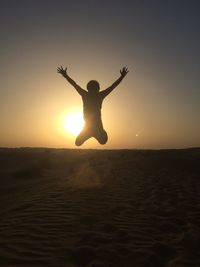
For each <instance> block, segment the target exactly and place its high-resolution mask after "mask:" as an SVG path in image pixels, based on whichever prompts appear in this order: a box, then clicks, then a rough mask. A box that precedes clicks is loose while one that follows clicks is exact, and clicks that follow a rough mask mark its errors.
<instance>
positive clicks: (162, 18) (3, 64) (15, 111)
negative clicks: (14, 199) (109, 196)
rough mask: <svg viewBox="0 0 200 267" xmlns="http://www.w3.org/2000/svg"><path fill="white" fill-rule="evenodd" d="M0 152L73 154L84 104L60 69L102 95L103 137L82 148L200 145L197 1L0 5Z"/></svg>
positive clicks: (46, 0)
mask: <svg viewBox="0 0 200 267" xmlns="http://www.w3.org/2000/svg"><path fill="white" fill-rule="evenodd" d="M0 33H1V42H0V70H1V71H0V146H1V147H19V146H33V147H63V148H74V147H75V145H74V140H75V135H73V134H71V133H69V132H68V130H67V129H66V127H65V121H66V117H67V116H69V115H70V114H72V113H73V112H81V111H82V102H81V97H80V96H79V95H78V94H77V92H76V91H75V90H74V89H73V87H72V86H71V85H69V84H68V83H67V82H66V81H65V80H64V78H62V77H61V76H60V75H59V74H57V72H56V69H57V67H58V66H60V65H63V66H64V67H65V66H66V67H68V74H69V75H70V76H71V77H72V78H73V79H75V80H76V82H77V83H78V84H79V85H81V86H82V87H83V88H85V86H86V84H87V82H88V81H89V80H91V79H95V80H97V81H99V83H100V86H101V89H105V88H106V87H108V86H109V85H110V84H112V83H113V82H114V81H115V80H116V79H117V78H118V77H119V75H120V72H119V71H120V68H122V67H123V66H127V67H128V68H129V70H130V72H129V73H128V75H127V76H126V77H125V79H124V80H123V81H122V83H121V84H120V85H119V87H117V88H116V89H115V90H114V91H113V92H112V94H110V95H109V96H108V97H107V98H106V99H105V102H104V104H103V109H102V119H103V124H104V128H105V130H106V131H107V133H108V136H109V140H108V143H107V144H106V145H104V146H101V145H99V144H98V143H97V141H96V140H94V139H91V140H89V141H87V142H86V143H85V144H84V145H83V146H82V148H107V149H110V148H184V147H196V146H200V73H199V72H200V1H198V0H196V1H195V0H190V1H188V0H187V1H184V0H179V1H178V0H174V1H172V0H169V1H161V0H160V1H154V0H152V1H149V0H146V1H145V0H124V1H121V0H120V1H118V0H113V1H112V0H110V1H109V0H101V1H100V0H99V1H97V0H84V1H83V0H74V1H69V0H65V1H64V0H24V1H22V0H17V1H14V0H13V1H12V0H1V1H0Z"/></svg>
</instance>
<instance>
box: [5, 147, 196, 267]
mask: <svg viewBox="0 0 200 267" xmlns="http://www.w3.org/2000/svg"><path fill="white" fill-rule="evenodd" d="M199 248H200V149H185V150H161V151H153V150H152V151H151V150H143V151H142V150H141V151H140V150H116V151H114V150H113V151H112V150H68V149H45V148H40V149H31V148H22V149H5V148H2V149H0V266H1V267H4V266H5V267H18V266H28V267H36V266H37V267H40V266H50V267H53V266H55V267H64V266H65V267H68V266H69V267H86V266H87V267H103V266H104V267H105V266H109V267H113V266H115V267H118V266H119V267H129V266H130V267H134V266H137V267H140V266H142V267H147V266H148V267H162V266H163V267H182V266H185V267H186V266H189V267H190V266H193V267H194V266H195V267H199V266H200V249H199Z"/></svg>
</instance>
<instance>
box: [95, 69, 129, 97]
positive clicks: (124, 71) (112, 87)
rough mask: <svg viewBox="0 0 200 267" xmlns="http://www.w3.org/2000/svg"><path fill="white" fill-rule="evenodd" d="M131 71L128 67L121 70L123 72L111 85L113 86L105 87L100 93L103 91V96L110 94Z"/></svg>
mask: <svg viewBox="0 0 200 267" xmlns="http://www.w3.org/2000/svg"><path fill="white" fill-rule="evenodd" d="M128 72H129V71H128V69H127V68H125V67H124V68H122V69H121V70H120V74H121V76H120V77H119V78H118V79H117V80H116V81H115V82H114V83H113V84H112V85H111V86H109V87H108V88H107V89H105V90H103V91H101V92H100V93H101V95H102V96H103V97H106V96H107V95H108V94H110V93H111V92H112V90H114V89H115V88H116V87H117V86H118V85H119V84H120V82H121V81H122V80H123V79H124V77H125V76H126V74H127V73H128Z"/></svg>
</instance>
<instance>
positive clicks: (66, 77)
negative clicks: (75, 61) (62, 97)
mask: <svg viewBox="0 0 200 267" xmlns="http://www.w3.org/2000/svg"><path fill="white" fill-rule="evenodd" d="M57 72H58V73H60V74H61V75H62V76H63V77H64V78H65V79H66V80H67V81H68V82H69V83H70V84H71V85H72V86H73V87H74V88H75V89H76V91H77V92H78V93H79V94H80V95H81V96H82V95H83V94H84V93H86V91H85V90H84V89H82V88H81V87H80V86H79V85H78V84H77V83H76V82H75V81H74V80H72V78H71V77H69V75H68V74H67V68H65V69H63V67H62V66H60V67H58V68H57Z"/></svg>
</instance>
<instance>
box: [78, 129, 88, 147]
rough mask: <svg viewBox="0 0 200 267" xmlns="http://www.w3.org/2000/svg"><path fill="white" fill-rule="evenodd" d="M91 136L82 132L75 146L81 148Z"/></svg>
mask: <svg viewBox="0 0 200 267" xmlns="http://www.w3.org/2000/svg"><path fill="white" fill-rule="evenodd" d="M90 137H91V136H90V135H89V134H88V133H87V132H85V131H84V132H81V133H80V134H79V135H78V136H77V138H76V140H75V145H76V146H81V145H82V144H83V143H84V142H85V141H86V140H87V139H89V138H90Z"/></svg>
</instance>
